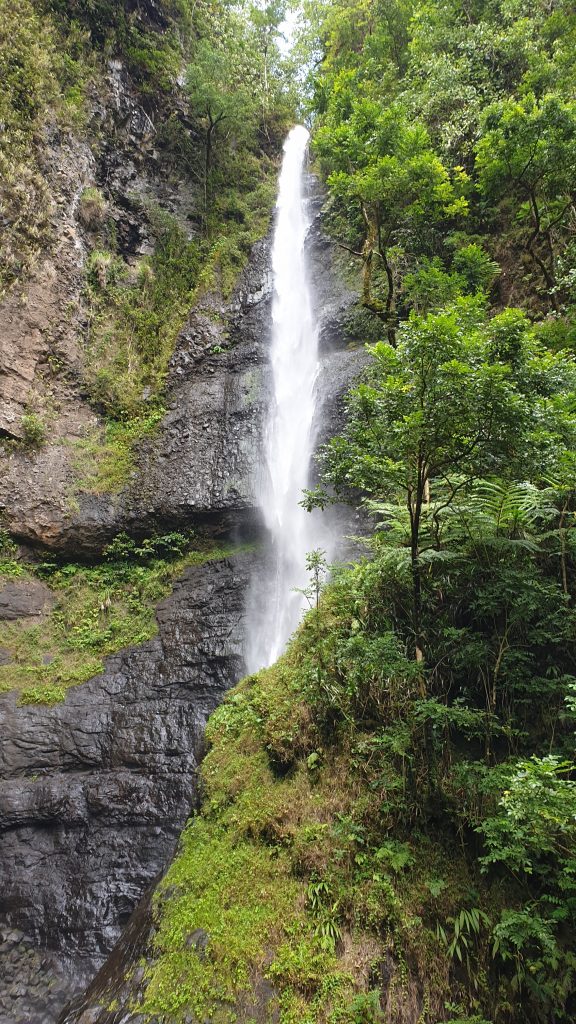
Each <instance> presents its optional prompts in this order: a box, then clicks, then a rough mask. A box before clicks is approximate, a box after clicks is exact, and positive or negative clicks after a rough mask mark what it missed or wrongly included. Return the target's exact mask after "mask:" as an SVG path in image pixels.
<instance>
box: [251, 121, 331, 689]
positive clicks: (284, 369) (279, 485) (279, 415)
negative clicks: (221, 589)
mask: <svg viewBox="0 0 576 1024" xmlns="http://www.w3.org/2000/svg"><path fill="white" fill-rule="evenodd" d="M308 138H309V136H308V132H307V131H306V129H305V128H303V127H302V126H301V125H298V126H297V127H295V128H293V129H292V131H291V132H290V134H289V135H288V138H287V139H286V142H285V143H284V159H283V162H282V170H281V172H280V181H279V187H278V200H277V204H276V223H275V230H274V240H273V246H272V274H273V286H274V296H273V302H272V338H271V350H270V361H271V370H272V394H271V396H270V403H269V411H268V417H267V423H266V430H265V439H264V440H265V446H264V448H265V460H266V465H265V467H264V472H263V473H262V479H261V484H260V487H259V494H258V499H259V504H260V507H261V509H262V513H263V517H264V521H265V524H266V526H267V528H268V532H269V538H270V553H269V558H268V568H267V570H266V571H265V573H264V574H263V577H260V578H256V579H254V580H253V583H252V588H251V595H250V598H249V616H248V618H249V622H248V645H247V653H246V661H247V668H248V670H249V671H251V672H253V671H256V670H257V669H259V668H262V667H264V666H266V665H270V664H272V662H274V661H275V660H276V659H277V658H278V657H279V655H280V654H281V653H282V651H283V650H284V646H285V644H286V641H287V640H288V638H289V636H290V634H291V633H292V632H293V631H294V629H295V628H296V626H297V625H298V622H299V620H300V617H301V614H302V610H303V608H304V607H306V600H305V598H304V597H303V595H302V593H299V592H298V588H300V589H301V588H303V587H305V586H306V584H307V576H306V553H307V552H308V551H310V550H311V549H312V548H314V547H317V546H318V537H317V536H315V534H316V532H317V527H316V519H315V517H313V516H310V515H309V514H308V513H307V512H305V511H304V509H302V508H301V507H300V505H299V502H300V501H301V500H302V490H303V488H305V487H306V486H307V484H308V474H309V468H310V459H311V455H312V449H313V443H314V419H315V411H316V387H315V385H316V378H317V375H318V367H319V362H318V328H317V324H316V323H315V320H314V314H313V310H312V303H311V298H310V289H309V284H308V275H307V271H306V258H305V251H304V245H305V241H306V235H307V233H308V230H309V227H310V220H309V216H308V210H307V203H306V200H305V197H304V195H303V187H302V186H303V170H304V162H305V158H306V150H307V145H308Z"/></svg>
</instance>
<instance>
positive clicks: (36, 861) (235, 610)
mask: <svg viewBox="0 0 576 1024" xmlns="http://www.w3.org/2000/svg"><path fill="white" fill-rule="evenodd" d="M251 557H252V556H250V555H243V556H239V557H238V558H236V559H230V560H224V561H220V562H212V563H208V564H206V565H204V566H198V567H194V568H190V569H188V570H187V571H186V573H185V574H184V576H183V578H182V579H181V580H180V581H178V582H177V583H176V585H175V588H174V591H173V593H172V594H171V595H170V597H168V598H166V599H165V600H164V601H163V602H162V603H161V604H160V605H159V607H158V609H157V617H158V623H159V635H158V637H156V638H154V639H153V640H150V641H148V642H147V643H145V644H143V645H141V646H140V647H136V648H131V649H128V650H126V651H122V652H120V653H119V654H118V655H115V656H113V657H111V658H109V659H108V660H107V663H106V670H105V672H104V673H103V674H102V675H101V676H98V677H96V678H95V679H92V680H90V682H88V683H85V684H84V685H82V686H79V687H76V688H73V689H72V690H70V691H69V693H68V696H67V698H66V701H65V702H64V703H63V704H60V705H56V706H53V707H42V706H25V707H18V705H17V703H16V698H15V695H14V694H3V695H0V880H1V885H0V978H1V979H2V984H1V985H0V990H1V995H0V1024H52V1022H54V1021H55V1020H57V1018H58V1014H59V1013H60V1011H61V1010H62V1008H63V1006H64V1005H65V1004H66V1003H67V1002H68V1000H69V999H70V998H71V997H72V996H74V995H75V994H76V993H77V992H79V991H81V990H82V989H83V988H84V987H85V985H86V983H87V982H88V980H89V979H90V977H92V976H93V975H94V973H95V972H96V970H97V969H98V968H99V967H100V966H101V964H102V963H103V962H104V960H105V959H106V957H107V955H108V954H109V953H110V951H111V950H112V948H113V946H114V944H115V943H116V941H117V939H118V937H119V935H120V933H121V931H122V928H123V927H124V925H125V924H126V922H127V921H128V919H129V918H130V915H131V913H132V911H133V909H134V907H135V906H136V905H137V903H138V901H139V900H140V897H141V896H142V893H143V892H144V890H145V889H146V887H147V886H148V885H149V884H150V882H151V881H152V880H153V879H155V878H156V877H157V875H158V872H159V871H161V870H162V869H163V867H164V866H165V865H166V863H167V862H168V860H169V858H170V856H171V854H172V851H173V849H174V845H175V843H176V840H177V837H178V835H179V833H180V831H181V829H182V826H183V825H184V822H185V821H186V818H187V817H188V815H189V813H190V810H191V808H192V807H193V805H194V803H195V800H196V769H197V764H198V760H199V758H200V757H201V754H202V745H203V733H204V724H205V721H206V718H207V716H208V715H209V714H210V712H211V711H212V710H213V709H214V707H215V706H216V705H217V704H218V703H219V702H220V700H221V699H222V696H223V693H224V692H225V690H226V689H228V688H229V687H230V686H231V685H232V684H233V683H234V682H235V681H236V680H237V679H238V678H239V677H240V676H241V674H242V654H241V644H242V634H243V629H242V616H243V604H244V592H245V586H246V580H247V575H248V568H249V566H248V563H249V561H250V558H251Z"/></svg>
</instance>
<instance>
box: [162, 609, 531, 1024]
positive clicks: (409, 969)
mask: <svg viewBox="0 0 576 1024" xmlns="http://www.w3.org/2000/svg"><path fill="white" fill-rule="evenodd" d="M337 614H338V613H337V612H336V613H335V612H334V610H333V609H331V608H330V598H328V601H325V612H324V617H323V625H322V630H323V631H327V632H330V631H331V630H332V629H334V628H335V627H336V626H337V621H336V618H335V615H337ZM315 643H316V626H315V624H314V622H313V619H312V618H311V617H309V618H308V621H307V623H306V624H305V625H304V626H303V628H302V629H301V631H300V633H299V635H298V636H297V638H296V639H295V641H294V642H293V643H292V646H291V648H290V649H289V651H288V653H287V654H286V655H285V656H284V657H283V658H282V659H281V660H280V661H279V662H278V663H277V664H276V665H275V666H273V667H272V668H271V669H269V670H267V671H264V672H261V673H260V674H258V675H257V676H255V677H249V678H247V679H245V680H244V681H243V682H242V683H240V685H239V686H238V687H236V689H235V690H234V691H232V693H231V694H230V695H229V696H228V697H227V699H226V701H225V703H224V705H223V706H222V707H221V708H220V709H219V710H218V711H216V712H215V714H214V715H213V716H212V718H211V720H210V723H209V728H208V739H209V741H210V743H211V750H210V752H209V753H208V755H207V757H206V759H205V761H204V764H203V769H202V777H203V782H204V787H205V797H204V803H203V807H202V810H201V813H200V815H199V816H198V817H197V818H195V819H193V820H192V821H191V822H190V824H189V825H188V827H187V829H186V831H185V833H184V836H183V839H182V843H181V849H180V853H179V855H178V857H177V858H176V860H175V862H174V864H173V865H172V867H171V868H170V870H169V872H168V874H167V876H166V879H165V881H164V883H163V885H162V887H161V890H160V894H159V896H158V897H157V909H158V919H159V930H158V934H157V937H156V940H155V942H156V960H155V962H154V964H153V967H152V969H151V972H150V983H149V987H148V990H147V995H146V1000H145V1003H144V1009H145V1010H146V1011H147V1012H149V1013H150V1014H151V1015H152V1016H153V1018H154V1019H160V1020H163V1021H164V1020H170V1021H172V1020H176V1021H181V1020H188V1019H190V1018H189V1017H187V1016H186V1014H187V1013H190V1011H192V1012H193V1014H194V1019H195V1020H196V1019H198V1020H210V1021H213V1022H214V1024H224V1022H227V1024H228V1022H232V1021H245V1022H253V1021H258V1022H259V1021H265V1020H268V1019H270V1020H272V1019H274V1020H276V1019H278V1018H276V1017H275V1016H273V1013H274V1012H275V1011H279V1012H280V1017H279V1019H280V1020H281V1022H282V1024H319V1022H330V1024H362V1022H365V1024H371V1022H376V1021H384V1020H386V1021H389V1022H402V1021H416V1020H420V1021H427V1022H428V1021H434V1022H437V1021H438V1022H439V1021H443V1020H445V1019H451V1020H461V1021H462V1022H463V1021H470V1024H472V1021H475V1022H476V1021H477V1022H480V1021H481V1020H482V1013H481V1010H480V1007H482V1006H486V1004H489V1003H490V1002H491V1001H492V1000H491V996H490V991H489V990H490V981H489V978H488V970H489V961H490V954H489V940H488V932H487V929H486V927H485V926H484V923H483V918H482V914H486V918H487V919H490V920H494V919H497V917H498V914H499V911H500V909H501V908H502V906H504V905H510V904H511V903H513V901H514V887H513V886H511V885H510V883H508V882H507V883H506V884H504V883H503V882H502V881H501V880H499V879H495V880H494V882H492V883H491V884H487V882H486V879H485V878H482V877H481V876H480V873H479V869H478V866H477V864H475V863H474V860H473V859H471V860H469V859H467V858H466V856H465V855H464V852H463V846H462V845H461V844H460V841H459V838H458V834H457V832H456V830H455V829H454V828H450V827H446V823H442V822H441V821H440V820H438V821H436V822H435V821H434V820H433V818H431V819H429V820H427V821H426V820H422V819H420V820H418V819H416V820H412V821H410V820H408V819H407V820H406V821H405V822H404V824H403V825H402V824H400V825H399V822H398V820H397V818H396V814H395V810H393V808H394V807H395V805H398V802H399V798H400V802H401V797H402V790H403V789H405V787H406V777H405V776H404V777H403V776H402V772H401V771H399V770H398V759H397V758H395V757H394V756H393V755H392V754H390V756H389V757H387V756H386V755H383V756H382V754H381V753H380V754H379V753H378V751H377V748H376V747H375V746H374V745H373V744H374V740H375V739H376V737H377V729H370V728H369V727H368V728H366V727H364V728H362V729H360V728H358V727H351V728H349V729H344V730H342V729H333V730H327V729H326V723H323V722H322V721H321V720H320V719H319V716H318V714H317V708H316V707H315V703H314V700H313V697H312V694H313V689H314V683H313V678H311V674H312V677H313V675H314V669H313V666H311V661H310V655H311V652H313V651H314V646H315ZM469 906H473V907H474V908H476V909H477V910H478V912H479V913H480V915H481V924H480V928H479V930H478V932H477V933H474V934H468V935H467V940H466V941H467V942H469V947H468V949H467V948H466V946H465V944H464V943H463V942H460V944H459V953H457V954H455V953H454V952H452V953H450V951H449V949H448V946H449V943H450V942H451V941H452V938H453V931H454V920H455V918H456V917H457V916H458V914H459V913H460V911H461V908H462V907H469ZM198 928H201V929H204V930H205V932H206V933H207V934H208V937H209V938H208V945H207V949H206V950H201V951H200V953H199V952H198V951H197V950H196V948H195V946H194V941H191V940H190V936H191V935H193V933H194V931H195V930H196V929H198ZM441 929H443V930H444V934H443V933H442V930H441ZM472 931H474V930H473V929H472ZM468 955H470V956H471V957H473V959H474V983H473V986H472V987H471V984H470V980H469V979H468V977H467V972H466V970H464V969H463V967H462V964H461V963H460V958H462V960H463V962H464V964H465V962H466V958H467V956H468ZM263 975H264V976H265V977H266V978H267V979H268V980H269V982H270V983H271V984H272V986H273V988H274V992H275V995H274V996H273V998H272V999H271V1001H270V1003H269V1005H268V1007H267V1009H264V1008H263V1005H262V1003H261V1002H260V1003H259V997H258V993H259V992H262V976H263ZM385 979H386V981H385ZM384 989H385V990H386V991H385V994H384ZM381 995H382V999H383V1006H384V1007H385V1009H384V1010H381V1009H380V996H381ZM475 1008H476V1009H475ZM270 1013H271V1014H272V1016H270V1017H269V1016H268V1014H270ZM466 1014H472V1016H466ZM474 1014H476V1016H474Z"/></svg>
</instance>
